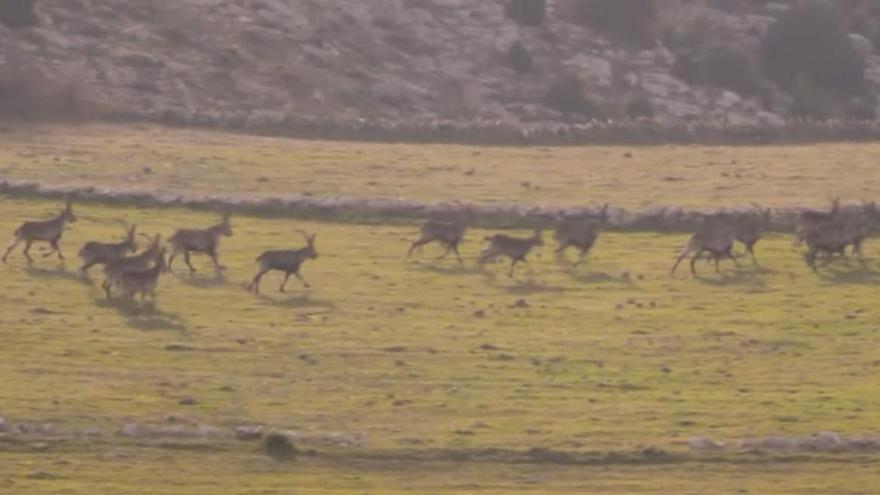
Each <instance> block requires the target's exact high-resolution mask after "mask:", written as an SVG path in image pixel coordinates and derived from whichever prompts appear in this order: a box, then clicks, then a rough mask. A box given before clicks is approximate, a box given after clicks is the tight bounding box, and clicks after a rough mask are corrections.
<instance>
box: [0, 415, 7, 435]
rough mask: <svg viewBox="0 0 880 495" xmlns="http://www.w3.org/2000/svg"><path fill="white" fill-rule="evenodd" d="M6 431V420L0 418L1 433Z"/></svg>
mask: <svg viewBox="0 0 880 495" xmlns="http://www.w3.org/2000/svg"><path fill="white" fill-rule="evenodd" d="M3 431H6V419H4V418H3V417H0V432H3Z"/></svg>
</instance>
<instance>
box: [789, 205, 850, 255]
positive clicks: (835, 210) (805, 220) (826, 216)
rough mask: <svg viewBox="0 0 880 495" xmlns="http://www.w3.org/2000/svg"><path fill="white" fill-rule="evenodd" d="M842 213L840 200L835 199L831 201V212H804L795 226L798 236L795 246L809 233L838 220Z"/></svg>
mask: <svg viewBox="0 0 880 495" xmlns="http://www.w3.org/2000/svg"><path fill="white" fill-rule="evenodd" d="M840 212H841V210H840V198H834V199H832V200H831V211H828V212H825V211H817V210H807V211H804V212H802V213H801V214H800V215H798V218H797V222H796V226H795V234H796V236H797V239H796V240H795V244H799V243H801V242H803V241H804V237H805V236H806V234H807V231H809V230H812V229H815V228H817V227H819V226H821V225H822V224H824V223H827V222H830V221H832V220H834V219H836V218H838V216H839V214H840Z"/></svg>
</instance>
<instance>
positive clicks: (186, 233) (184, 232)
mask: <svg viewBox="0 0 880 495" xmlns="http://www.w3.org/2000/svg"><path fill="white" fill-rule="evenodd" d="M221 236H226V237H231V236H232V226H231V225H230V224H229V214H228V213H224V214H223V220H221V222H220V223H218V224H217V225H213V226H211V227H208V228H207V229H204V230H201V229H180V230H178V231H177V232H175V233H174V235H172V236H171V238H170V239H168V242H169V243H171V257H170V258H169V259H168V269H169V270H170V269H171V267H172V265H173V264H174V258H175V256H177V255H178V254H180V253H183V260H184V261H185V262H186V266H188V267H189V270H190V271H191V272H193V273H195V271H196V269H195V268H194V267H193V266H192V263H190V259H189V255H190V253H205V254H207V255H208V256H210V257H211V261H213V262H214V268H216V269H217V271H221V270H225V269H226V267H225V266H222V265H221V264H220V262H219V261H217V245H218V244H219V241H220V237H221Z"/></svg>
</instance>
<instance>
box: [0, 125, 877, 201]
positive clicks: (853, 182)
mask: <svg viewBox="0 0 880 495" xmlns="http://www.w3.org/2000/svg"><path fill="white" fill-rule="evenodd" d="M878 152H880V145H877V144H827V145H813V146H773V147H704V146H656V147H601V146H595V147H569V148H492V147H486V148H478V147H472V146H447V145H434V146H430V145H429V146H426V145H393V144H359V143H339V142H321V141H297V140H288V139H276V138H260V137H252V136H237V135H232V134H222V133H212V132H206V131H195V130H185V129H163V128H160V127H150V126H108V125H86V126H79V127H76V126H37V127H31V128H11V129H6V130H5V131H4V132H0V177H6V178H17V179H28V180H41V181H45V182H50V183H57V184H78V185H89V186H93V185H98V186H105V187H125V188H128V189H142V190H160V191H170V192H175V191H176V192H189V193H202V194H205V193H208V194H215V193H235V194H250V195H266V196H275V195H283V194H290V193H304V194H313V195H316V196H359V197H404V198H409V199H413V200H423V201H431V202H439V201H444V200H455V199H458V200H466V201H473V202H483V203H491V202H521V203H540V204H547V205H582V204H588V203H591V202H594V203H605V202H610V203H612V204H614V205H616V206H622V207H628V208H643V207H649V206H657V205H661V206H669V205H679V206H685V207H712V206H731V207H739V206H743V205H746V204H748V203H749V202H751V201H757V202H760V203H764V204H767V205H770V206H805V205H825V204H827V201H828V198H829V197H830V196H841V197H843V198H845V199H848V200H858V199H862V198H876V197H878V196H880V175H878V174H876V173H875V168H876V156H877V155H878ZM145 170H149V172H148V173H147V172H145Z"/></svg>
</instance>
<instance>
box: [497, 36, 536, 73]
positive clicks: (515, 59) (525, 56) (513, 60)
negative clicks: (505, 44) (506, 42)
mask: <svg viewBox="0 0 880 495" xmlns="http://www.w3.org/2000/svg"><path fill="white" fill-rule="evenodd" d="M504 64H505V65H507V66H508V67H510V68H511V69H513V70H515V71H517V72H531V71H532V69H534V68H535V61H534V58H533V57H532V54H531V52H529V50H528V48H526V47H525V45H523V44H522V43H521V42H519V41H517V42H516V43H514V44H513V45H511V46H510V48H508V49H507V53H506V54H505V56H504Z"/></svg>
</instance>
